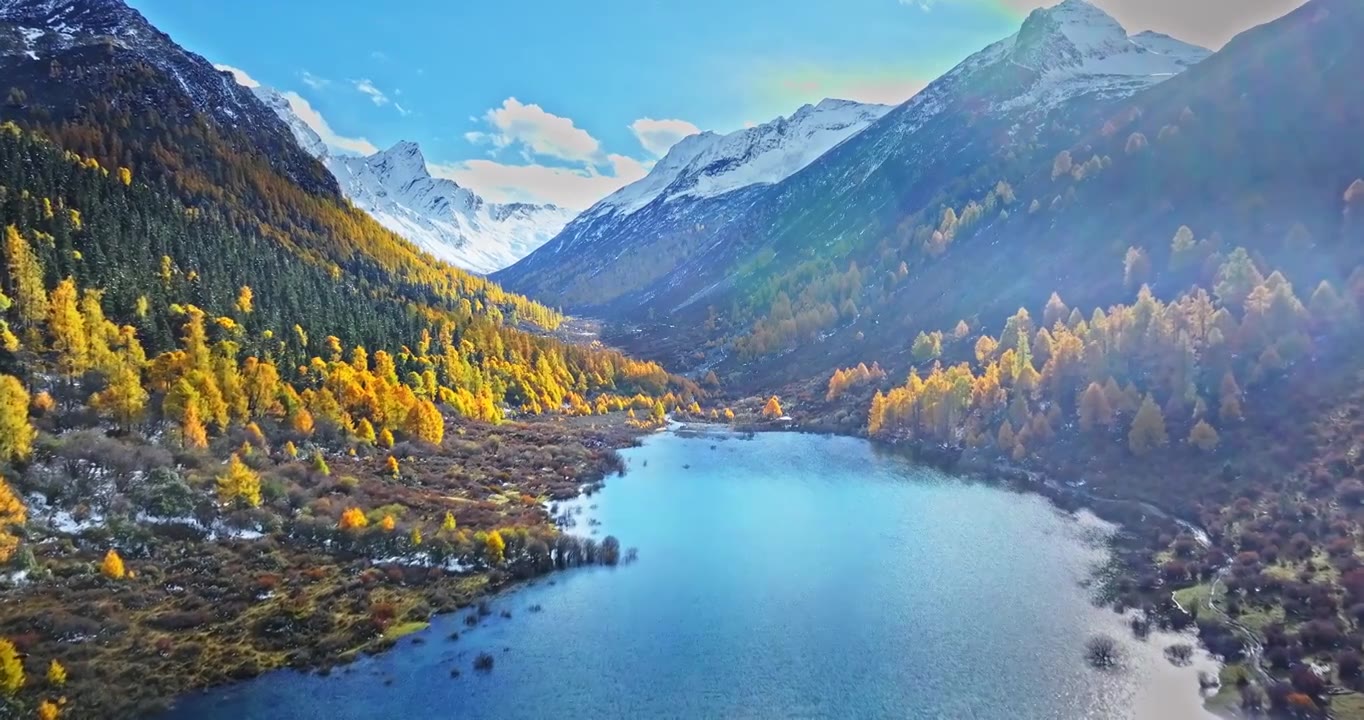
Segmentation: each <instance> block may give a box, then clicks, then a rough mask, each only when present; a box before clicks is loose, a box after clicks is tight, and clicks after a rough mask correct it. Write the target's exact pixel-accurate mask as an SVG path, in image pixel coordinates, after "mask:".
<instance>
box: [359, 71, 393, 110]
mask: <svg viewBox="0 0 1364 720" xmlns="http://www.w3.org/2000/svg"><path fill="white" fill-rule="evenodd" d="M351 83H352V84H353V85H355V89H356V90H359V91H360V92H362V93H364V94H366V95H368V96H369V99H370V101H371V102H373V103H374V104H375V105H379V106H381V107H382V106H384V105H387V104H388V96H387V95H385V94H384V91H382V90H380V89H379V88H377V87H375V86H374V83H373V82H371V81H370V80H369V79H368V78H364V79H360V80H352V81H351Z"/></svg>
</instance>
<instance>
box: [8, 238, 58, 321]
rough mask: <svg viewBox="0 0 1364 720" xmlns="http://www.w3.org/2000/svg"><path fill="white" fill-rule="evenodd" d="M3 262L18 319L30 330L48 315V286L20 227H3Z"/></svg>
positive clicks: (36, 258)
mask: <svg viewBox="0 0 1364 720" xmlns="http://www.w3.org/2000/svg"><path fill="white" fill-rule="evenodd" d="M5 266H6V267H7V268H8V269H9V275H10V283H11V287H12V288H13V291H14V295H13V300H14V304H15V307H16V309H17V310H18V313H19V320H20V322H22V323H23V324H24V326H25V327H27V328H28V329H30V330H32V329H35V328H37V327H38V326H39V325H41V324H42V322H43V320H45V319H46V318H47V310H48V305H47V290H46V289H45V286H44V285H43V268H42V266H41V265H40V264H39V263H38V257H37V256H36V255H34V254H33V248H32V247H31V246H30V245H29V244H28V240H26V239H24V236H23V235H20V234H19V228H17V227H15V226H13V225H10V226H8V227H6V228H5Z"/></svg>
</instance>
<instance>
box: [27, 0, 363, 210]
mask: <svg viewBox="0 0 1364 720" xmlns="http://www.w3.org/2000/svg"><path fill="white" fill-rule="evenodd" d="M54 60H60V61H61V62H60V65H61V66H63V67H66V68H68V69H69V70H70V71H69V72H68V73H67V74H66V75H63V76H61V77H57V76H53V79H54V80H55V81H58V82H62V83H79V82H81V81H82V80H83V79H84V78H83V74H82V73H79V72H76V71H75V68H76V67H77V66H79V65H81V64H82V63H85V62H93V63H104V64H107V65H120V64H130V63H146V64H147V65H150V66H152V67H153V68H155V69H157V70H159V71H160V72H161V73H163V74H164V75H165V76H166V77H167V78H169V79H171V80H172V81H173V84H174V85H175V86H176V88H177V90H178V91H180V92H182V93H183V96H184V97H185V98H188V100H189V103H190V104H189V106H188V107H186V105H185V104H184V101H183V100H182V99H180V98H172V97H170V96H169V95H167V94H166V93H163V92H161V91H160V88H156V87H151V86H149V87H147V88H145V89H144V91H143V92H142V93H140V94H139V95H137V96H135V100H134V102H136V103H141V104H144V105H146V106H147V107H149V108H151V109H154V110H156V111H157V112H159V113H162V114H163V115H164V114H167V113H182V114H183V115H184V116H185V117H182V118H181V119H182V120H188V117H187V116H188V115H190V114H192V113H195V112H198V113H203V114H205V115H207V116H208V117H209V118H211V119H212V120H213V121H214V122H217V123H221V124H222V125H223V126H226V127H230V128H233V129H234V130H237V131H240V132H242V133H243V134H244V135H245V136H246V137H249V138H250V140H251V143H252V145H253V146H254V147H256V148H260V149H264V150H265V151H266V156H267V157H269V158H270V161H271V162H272V163H273V164H274V165H275V166H276V168H277V169H278V170H280V171H282V172H284V173H285V174H286V175H287V176H289V177H290V178H292V179H293V180H294V181H296V182H298V183H299V184H301V185H303V186H304V187H307V188H309V189H310V190H315V191H321V192H330V193H335V192H336V188H335V186H334V185H333V184H331V183H330V181H329V180H328V179H327V178H325V174H324V173H320V172H319V171H318V168H317V167H316V164H315V163H313V162H312V160H311V159H309V158H308V156H307V155H306V154H305V153H303V152H301V151H300V150H299V148H297V147H296V146H295V145H294V142H293V141H292V139H291V138H290V133H289V132H287V131H286V129H285V128H284V127H283V126H282V125H281V124H280V122H279V119H278V118H277V117H276V116H275V115H274V114H273V113H270V112H268V111H266V109H265V108H263V107H261V105H260V103H259V102H257V101H256V99H255V97H253V96H252V94H251V92H250V91H249V90H248V89H246V88H244V87H242V86H240V85H238V84H237V83H235V82H233V80H232V78H231V77H230V76H229V75H227V74H225V73H221V72H218V71H217V70H216V69H214V67H213V65H212V64H211V63H209V62H208V60H206V59H204V58H203V57H201V56H199V55H197V54H195V53H192V52H189V51H187V50H185V49H184V48H182V47H180V46H179V45H177V44H176V43H175V42H174V41H173V40H172V39H171V38H170V37H169V36H167V35H166V34H165V33H163V32H161V31H160V30H158V29H156V27H154V26H153V25H152V24H151V23H149V22H147V19H146V18H144V17H143V16H142V14H141V13H139V12H138V11H136V10H134V9H132V8H130V7H128V6H127V5H126V4H124V3H123V2H121V0H0V71H3V72H6V73H11V72H12V73H28V72H37V71H41V72H43V73H49V72H50V67H49V66H50V64H51V63H52V62H53V61H54ZM26 64H27V65H30V66H31V67H25V65H26Z"/></svg>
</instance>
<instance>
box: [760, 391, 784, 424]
mask: <svg viewBox="0 0 1364 720" xmlns="http://www.w3.org/2000/svg"><path fill="white" fill-rule="evenodd" d="M784 414H785V413H784V412H782V409H781V400H779V399H778V398H777V396H776V395H773V396H772V397H770V398H768V399H767V404H766V405H764V406H763V417H765V418H767V419H769V420H776V419H778V418H780V417H781V416H782V415H784Z"/></svg>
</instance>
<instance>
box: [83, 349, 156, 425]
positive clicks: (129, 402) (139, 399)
mask: <svg viewBox="0 0 1364 720" xmlns="http://www.w3.org/2000/svg"><path fill="white" fill-rule="evenodd" d="M147 398H148V395H147V391H146V389H145V388H143V386H142V376H141V374H140V373H138V372H137V371H136V370H134V369H133V368H131V367H129V366H127V365H119V366H118V367H117V368H116V369H115V370H114V371H113V373H112V374H111V375H110V376H109V378H108V385H106V386H105V388H104V389H103V390H101V391H99V392H97V393H95V394H94V395H92V396H90V407H92V408H94V409H95V410H97V411H99V412H101V413H103V414H105V415H107V416H108V417H111V418H113V419H114V421H115V422H117V423H118V425H119V426H120V427H122V428H128V427H131V426H132V425H133V423H135V422H137V421H138V419H140V418H141V417H142V413H143V411H144V410H146V408H147Z"/></svg>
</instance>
